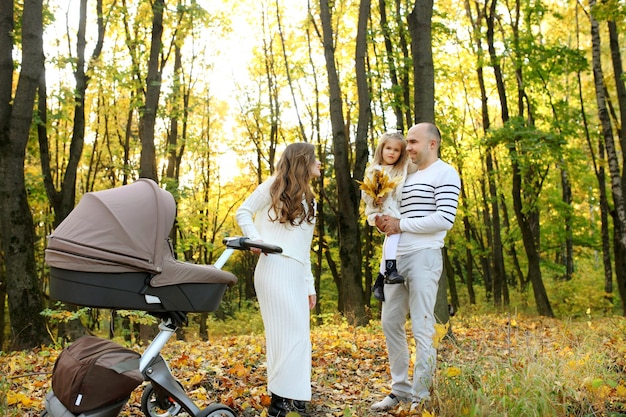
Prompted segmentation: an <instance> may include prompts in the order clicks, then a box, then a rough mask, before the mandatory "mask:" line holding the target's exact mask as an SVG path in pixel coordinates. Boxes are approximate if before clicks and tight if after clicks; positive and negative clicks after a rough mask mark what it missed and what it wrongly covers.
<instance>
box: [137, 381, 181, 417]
mask: <svg viewBox="0 0 626 417" xmlns="http://www.w3.org/2000/svg"><path fill="white" fill-rule="evenodd" d="M181 410H182V407H181V405H180V404H178V403H177V402H176V401H175V400H174V399H173V398H170V397H167V396H166V395H163V394H160V393H158V392H157V391H156V390H155V389H154V387H153V386H152V384H148V385H147V386H146V388H145V389H144V391H143V394H142V395H141V412H142V413H144V415H145V416H146V417H169V416H176V415H178V414H179V413H180V412H181ZM181 416H182V415H181Z"/></svg>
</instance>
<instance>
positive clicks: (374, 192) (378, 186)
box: [357, 169, 402, 201]
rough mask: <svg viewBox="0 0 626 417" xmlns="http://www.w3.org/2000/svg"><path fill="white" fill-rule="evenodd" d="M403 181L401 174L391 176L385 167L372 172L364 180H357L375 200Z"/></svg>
mask: <svg viewBox="0 0 626 417" xmlns="http://www.w3.org/2000/svg"><path fill="white" fill-rule="evenodd" d="M401 181H402V178H401V177H400V176H397V177H394V178H391V177H390V176H389V174H387V172H385V170H383V169H381V170H376V171H374V172H372V173H371V175H369V176H366V177H365V178H363V181H358V180H357V182H358V183H359V185H360V187H359V188H360V189H361V190H363V192H364V193H365V194H367V195H369V196H370V197H372V198H373V199H374V201H376V200H378V199H379V198H382V197H384V196H385V195H386V194H387V193H389V192H391V191H393V189H394V188H396V187H397V186H398V185H400V182H401Z"/></svg>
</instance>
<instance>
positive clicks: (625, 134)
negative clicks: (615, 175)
mask: <svg viewBox="0 0 626 417" xmlns="http://www.w3.org/2000/svg"><path fill="white" fill-rule="evenodd" d="M608 27H609V45H610V48H611V62H612V63H613V76H614V78H615V86H616V89H617V101H618V103H619V115H620V126H621V128H620V129H619V143H620V148H621V150H622V152H621V153H622V166H621V168H620V167H619V161H617V164H618V172H619V171H620V170H621V172H622V177H621V201H622V207H621V212H622V217H624V218H625V219H620V220H619V222H617V224H618V225H619V226H620V227H618V228H616V230H615V233H616V234H615V236H616V240H617V241H618V242H621V247H620V245H619V244H617V245H616V248H615V262H616V265H615V271H616V272H617V284H618V290H619V295H620V297H621V299H622V309H623V314H624V315H626V268H624V265H625V264H626V260H625V259H624V256H625V255H626V224H625V223H626V213H624V212H626V207H624V205H625V204H626V202H625V201H624V193H626V170H625V169H624V168H626V153H625V152H624V150H626V127H624V126H625V123H626V86H625V85H624V71H623V66H622V56H621V52H620V46H619V34H618V32H617V25H616V23H615V21H612V20H609V21H608ZM614 198H615V197H614ZM617 210H619V208H618V207H617V205H616V211H617ZM617 216H618V218H619V217H620V212H619V211H618V212H617ZM620 260H621V265H619V263H620Z"/></svg>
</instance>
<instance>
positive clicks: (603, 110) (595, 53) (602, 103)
mask: <svg viewBox="0 0 626 417" xmlns="http://www.w3.org/2000/svg"><path fill="white" fill-rule="evenodd" d="M595 5H596V1H595V0H589V7H590V8H591V9H592V11H593V9H594V7H595ZM589 18H590V21H591V41H592V49H591V51H592V67H593V79H594V84H595V90H596V103H597V106H598V118H599V119H600V124H601V126H602V136H603V138H604V143H605V146H606V153H607V160H608V166H609V175H610V178H611V194H612V196H613V212H614V215H613V221H614V225H615V229H616V233H615V245H616V248H614V250H615V251H616V253H618V254H619V253H621V254H624V253H626V233H625V232H624V231H626V208H625V206H624V186H623V184H622V177H621V172H620V163H619V159H618V151H617V147H616V144H615V138H614V136H613V128H612V125H611V118H610V115H609V111H608V108H607V97H606V93H605V87H604V75H603V69H602V60H601V53H600V51H601V48H600V47H601V40H600V29H599V24H598V21H597V20H596V18H595V17H594V16H593V13H592V14H591V15H590V17H589ZM615 59H616V57H614V58H613V63H614V68H615V65H616V63H615ZM617 71H618V72H619V68H618V69H617ZM619 75H621V74H616V76H617V77H619ZM618 85H619V80H618ZM621 88H623V86H622V87H621ZM618 95H619V89H618ZM624 104H626V103H624ZM622 145H623V144H622ZM620 247H621V248H620ZM620 249H621V251H620ZM616 262H623V260H622V259H616ZM617 267H618V268H619V267H620V265H617ZM624 314H626V311H625V312H624Z"/></svg>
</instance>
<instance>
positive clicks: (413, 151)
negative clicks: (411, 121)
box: [406, 126, 432, 166]
mask: <svg viewBox="0 0 626 417" xmlns="http://www.w3.org/2000/svg"><path fill="white" fill-rule="evenodd" d="M406 142H407V146H406V151H407V153H408V154H409V158H411V160H412V161H413V162H414V163H416V164H417V165H418V166H419V165H420V163H421V162H426V161H427V160H428V157H429V155H430V149H431V148H432V146H431V142H432V140H430V139H428V138H427V136H426V130H425V129H423V128H422V127H421V126H416V127H413V128H411V129H410V130H409V132H408V133H407V136H406Z"/></svg>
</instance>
